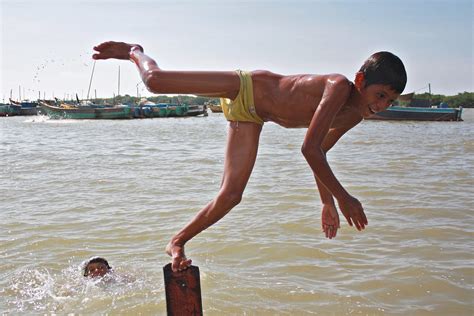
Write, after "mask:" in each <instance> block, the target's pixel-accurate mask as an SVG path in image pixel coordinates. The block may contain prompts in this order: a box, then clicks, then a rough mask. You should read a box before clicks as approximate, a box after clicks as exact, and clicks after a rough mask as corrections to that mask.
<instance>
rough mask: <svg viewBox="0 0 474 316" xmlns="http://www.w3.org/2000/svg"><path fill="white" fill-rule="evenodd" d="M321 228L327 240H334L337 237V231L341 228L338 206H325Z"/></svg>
mask: <svg viewBox="0 0 474 316" xmlns="http://www.w3.org/2000/svg"><path fill="white" fill-rule="evenodd" d="M321 226H322V228H323V231H324V233H325V234H326V238H329V239H332V238H334V237H336V234H337V229H338V228H340V227H341V226H340V222H339V214H338V213H337V209H336V206H335V205H333V204H324V205H323V210H322V213H321Z"/></svg>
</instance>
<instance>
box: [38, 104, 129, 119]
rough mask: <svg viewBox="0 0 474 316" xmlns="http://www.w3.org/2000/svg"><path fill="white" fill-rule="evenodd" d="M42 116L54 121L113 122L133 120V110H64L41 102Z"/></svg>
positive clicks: (123, 108)
mask: <svg viewBox="0 0 474 316" xmlns="http://www.w3.org/2000/svg"><path fill="white" fill-rule="evenodd" d="M40 114H42V115H46V116H48V117H50V118H52V119H73V120H81V119H82V120H83V119H86V120H87V119H89V120H97V119H104V120H113V119H130V118H132V109H131V108H130V107H110V108H95V107H86V106H84V107H75V108H64V107H57V106H52V105H49V104H46V103H43V102H40Z"/></svg>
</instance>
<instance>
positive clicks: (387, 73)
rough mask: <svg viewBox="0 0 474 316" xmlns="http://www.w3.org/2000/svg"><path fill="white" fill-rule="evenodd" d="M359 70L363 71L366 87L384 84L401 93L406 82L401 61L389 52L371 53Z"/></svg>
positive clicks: (405, 74)
mask: <svg viewBox="0 0 474 316" xmlns="http://www.w3.org/2000/svg"><path fill="white" fill-rule="evenodd" d="M359 71H360V72H362V73H364V78H365V86H366V87H367V86H369V85H371V84H384V85H389V86H390V87H391V88H392V89H393V90H395V91H396V92H398V93H402V92H403V90H404V89H405V85H406V83H407V73H406V71H405V66H404V65H403V62H402V61H401V60H400V58H398V57H397V56H395V55H394V54H392V53H390V52H377V53H375V54H373V55H372V56H370V57H369V58H367V60H366V61H365V62H364V64H363V65H362V67H361V68H360V70H359Z"/></svg>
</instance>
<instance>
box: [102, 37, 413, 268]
mask: <svg viewBox="0 0 474 316" xmlns="http://www.w3.org/2000/svg"><path fill="white" fill-rule="evenodd" d="M94 50H96V51H97V53H95V54H94V55H93V58H94V59H96V60H99V59H110V58H113V59H123V60H130V61H132V62H133V63H135V64H136V66H137V67H138V71H139V72H140V75H141V77H142V80H143V82H144V84H145V85H146V87H147V88H148V90H150V91H151V92H154V93H163V94H166V93H169V94H178V93H183V94H195V95H203V96H210V97H221V98H223V99H221V103H222V106H223V111H224V115H225V117H226V118H227V120H228V121H229V132H228V135H227V148H226V152H225V162H224V174H223V178H222V184H221V188H220V190H219V193H218V194H217V196H216V197H215V198H214V199H213V200H212V201H211V202H209V203H208V204H207V205H206V206H205V207H204V208H203V209H201V211H199V212H198V213H197V214H196V216H195V217H194V218H193V219H192V220H191V221H190V222H189V223H188V224H187V225H186V226H185V227H184V228H183V229H181V230H180V231H179V232H178V233H177V234H176V235H175V236H174V237H173V238H172V239H171V241H170V242H169V244H168V245H167V247H166V252H167V253H168V254H169V255H170V256H171V257H172V269H173V271H180V270H183V269H186V268H187V267H188V266H189V265H190V264H191V260H190V259H187V258H186V256H185V253H184V245H185V244H186V242H187V241H189V240H190V239H192V238H193V237H194V236H196V235H197V234H199V233H200V232H202V231H203V230H205V229H206V228H208V227H209V226H211V225H213V224H214V223H216V222H217V221H218V220H220V219H221V218H222V217H223V216H224V215H226V214H227V213H228V212H229V211H230V210H231V209H232V208H233V207H235V206H236V205H237V204H239V202H240V201H241V198H242V193H243V192H244V189H245V186H246V184H247V181H248V180H249V177H250V174H251V173H252V168H253V166H254V163H255V159H256V157H257V150H258V143H259V136H260V132H261V130H262V125H263V123H264V122H275V123H277V124H279V125H281V126H284V127H287V128H296V127H305V128H307V129H308V130H307V132H306V136H305V138H304V140H303V144H302V147H301V151H302V153H303V155H304V157H305V158H306V160H307V162H308V164H309V166H310V167H311V169H312V171H313V174H314V177H315V179H316V183H317V186H318V190H319V193H320V196H321V202H322V205H323V207H322V216H321V219H322V227H323V230H324V232H325V234H326V237H327V238H333V237H335V236H336V233H337V229H338V228H339V215H338V212H337V209H336V205H335V201H334V199H335V200H337V203H338V206H339V208H340V210H341V212H342V214H343V215H344V217H345V218H346V220H347V222H348V223H349V225H350V226H353V225H354V226H355V227H356V228H357V229H358V230H362V229H364V228H365V226H366V225H367V224H368V222H367V218H366V216H365V214H364V210H363V208H362V205H361V203H360V202H359V201H358V200H357V199H356V198H355V197H353V196H352V195H350V194H349V192H347V191H346V189H345V188H344V187H343V186H342V185H341V183H340V182H339V181H338V180H337V178H336V177H335V175H334V174H333V172H332V170H331V168H330V166H329V164H328V162H327V160H326V153H327V151H328V150H330V149H331V148H332V147H333V146H334V145H335V144H336V142H337V141H338V140H339V139H340V138H341V136H342V135H344V134H345V133H346V132H347V131H349V130H350V129H351V128H352V127H354V126H355V125H357V124H358V123H360V122H361V121H362V119H363V118H366V117H368V116H370V115H372V114H374V113H377V112H380V111H383V110H385V109H386V108H387V107H389V106H390V105H391V103H392V102H393V101H394V100H395V99H397V97H398V96H399V95H400V93H402V91H403V89H404V88H405V84H406V80H407V77H406V72H405V67H404V66H403V63H402V61H401V60H400V59H399V58H398V57H397V56H395V55H393V54H391V53H388V52H378V53H375V54H373V55H372V56H370V57H369V58H368V59H367V60H366V61H365V63H364V65H363V66H362V67H361V69H360V70H359V71H358V72H357V73H356V75H355V80H354V83H352V82H351V81H349V80H348V79H347V78H346V77H345V76H343V75H340V74H326V75H309V74H303V75H291V76H283V75H279V74H275V73H272V72H269V71H263V70H257V71H252V72H243V71H168V70H162V69H160V68H159V67H158V65H157V64H156V62H155V61H154V60H153V59H151V58H150V57H148V56H147V55H145V54H144V50H143V48H142V47H141V46H140V45H137V44H127V43H122V42H105V43H102V44H100V45H98V46H96V47H94ZM231 100H232V101H231Z"/></svg>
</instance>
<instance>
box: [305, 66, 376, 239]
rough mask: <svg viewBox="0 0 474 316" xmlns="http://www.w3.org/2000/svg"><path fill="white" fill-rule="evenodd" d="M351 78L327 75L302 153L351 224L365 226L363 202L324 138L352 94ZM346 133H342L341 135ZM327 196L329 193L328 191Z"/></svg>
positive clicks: (359, 228)
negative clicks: (334, 166) (344, 181)
mask: <svg viewBox="0 0 474 316" xmlns="http://www.w3.org/2000/svg"><path fill="white" fill-rule="evenodd" d="M350 91H351V89H350V85H349V82H348V80H347V79H346V78H345V77H343V76H341V75H334V76H331V77H329V78H328V79H327V82H326V84H325V90H324V93H323V97H322V98H321V102H320V103H319V105H318V107H317V109H316V111H315V113H314V115H313V118H312V120H311V123H310V125H309V128H308V131H307V133H306V137H305V139H304V142H303V146H302V153H303V155H304V156H305V158H306V160H307V162H308V164H309V165H310V167H311V169H312V170H313V172H314V174H315V175H316V177H317V179H318V180H319V181H320V182H321V184H322V185H323V186H324V187H325V188H326V189H327V191H329V192H330V193H331V194H332V195H333V196H334V197H335V198H336V199H337V201H338V204H339V208H340V209H341V211H342V213H343V214H344V216H345V217H346V219H347V222H348V223H349V225H351V226H352V225H353V224H354V225H355V226H356V227H357V229H358V230H362V229H364V228H365V225H367V218H366V216H365V214H364V210H363V208H362V205H361V204H360V202H359V201H358V200H357V199H356V198H354V197H353V196H351V195H350V194H349V193H348V192H347V191H346V190H345V189H344V187H343V186H342V185H341V183H340V182H339V181H338V180H337V178H336V177H335V175H334V173H333V172H332V170H331V168H330V166H329V164H328V162H327V159H326V153H325V151H324V150H323V142H324V140H325V138H326V137H327V135H328V133H329V129H330V127H331V125H332V122H333V120H334V118H335V117H336V114H337V113H338V112H339V110H340V109H341V107H342V106H343V105H344V103H345V102H346V101H347V99H348V98H349V95H350ZM341 136H342V135H341ZM323 194H324V196H326V197H325V198H327V193H324V191H323Z"/></svg>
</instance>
